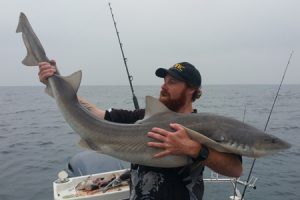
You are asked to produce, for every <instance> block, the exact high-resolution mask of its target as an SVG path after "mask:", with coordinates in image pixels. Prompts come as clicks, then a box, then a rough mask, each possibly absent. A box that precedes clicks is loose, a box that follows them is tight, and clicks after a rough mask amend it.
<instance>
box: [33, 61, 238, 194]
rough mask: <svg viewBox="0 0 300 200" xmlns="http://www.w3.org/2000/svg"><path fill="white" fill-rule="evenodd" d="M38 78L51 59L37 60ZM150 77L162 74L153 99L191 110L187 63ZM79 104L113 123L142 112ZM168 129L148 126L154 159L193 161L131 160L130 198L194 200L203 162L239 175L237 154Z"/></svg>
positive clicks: (196, 78) (195, 83)
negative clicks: (162, 164) (169, 164)
mask: <svg viewBox="0 0 300 200" xmlns="http://www.w3.org/2000/svg"><path fill="white" fill-rule="evenodd" d="M39 67H40V72H39V78H40V80H41V82H43V83H46V81H47V78H48V77H49V76H52V75H53V74H54V73H55V72H56V67H55V62H54V61H51V63H45V62H43V63H40V64H39ZM155 74H156V76H158V77H161V78H164V83H163V85H162V86H161V92H160V97H159V100H160V101H161V102H162V103H164V104H165V105H166V106H167V107H168V108H169V109H171V110H173V111H175V112H180V113H191V112H196V110H193V107H192V103H193V101H195V100H196V99H197V98H200V96H201V75H200V73H199V71H198V70H197V69H196V68H195V67H194V66H193V65H192V64H190V63H188V62H182V63H177V64H175V65H174V66H172V67H171V68H169V69H164V68H159V69H157V70H156V73H155ZM79 101H80V103H82V104H83V105H84V106H86V107H87V108H88V109H89V110H90V111H91V112H93V113H94V114H96V115H97V116H99V118H101V119H106V120H110V121H113V122H118V123H134V122H135V121H137V120H139V119H142V118H143V117H144V110H143V109H141V110H135V111H126V110H116V109H112V110H109V111H103V110H101V109H99V108H97V107H96V106H95V105H93V104H91V103H90V102H88V101H87V100H85V99H83V98H81V97H79ZM170 127H171V128H172V129H173V130H174V132H170V131H167V130H164V129H161V128H159V127H153V129H152V130H151V131H150V132H149V133H148V136H149V137H151V138H154V139H155V140H156V142H149V143H148V146H150V147H153V148H159V149H161V151H160V152H159V153H157V154H156V155H153V156H154V157H156V158H157V157H163V156H167V155H170V154H173V155H186V156H189V157H190V158H191V159H192V161H193V163H192V164H190V165H187V166H184V167H178V168H157V167H148V166H142V165H136V164H132V167H131V194H130V199H134V200H140V199H147V200H148V199H153V200H168V199H170V200H176V199H178V200H189V199H190V200H200V199H202V196H203V190H204V185H203V178H202V174H203V169H204V166H208V167H209V168H211V169H212V170H214V171H216V172H217V173H220V174H223V175H226V176H231V177H239V176H240V175H241V173H242V163H241V157H240V156H237V155H233V154H228V153H220V152H217V151H215V150H213V149H210V148H208V147H206V146H204V145H201V144H200V143H198V142H196V141H193V140H192V139H191V138H190V137H189V136H188V134H187V133H186V131H185V130H184V129H183V128H182V127H181V126H180V125H179V124H176V123H174V124H170Z"/></svg>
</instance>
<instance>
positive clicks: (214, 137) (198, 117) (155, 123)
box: [17, 13, 291, 168]
mask: <svg viewBox="0 0 300 200" xmlns="http://www.w3.org/2000/svg"><path fill="white" fill-rule="evenodd" d="M17 32H20V33H22V38H23V41H24V44H25V46H26V49H27V55H26V57H25V59H24V60H23V61H22V63H23V64H24V65H26V66H36V65H38V63H39V62H43V61H46V62H49V59H48V58H47V56H46V53H45V51H44V48H43V47H42V45H41V43H40V41H39V39H38V38H37V36H36V35H35V33H34V31H33V29H32V27H31V25H30V23H29V21H28V19H27V17H26V16H25V14H24V13H21V14H20V18H19V24H18V27H17ZM81 79H82V72H81V71H77V72H75V73H73V74H71V75H70V76H61V75H60V74H58V73H57V74H54V75H53V76H51V77H49V79H48V83H47V86H46V93H48V94H49V95H50V96H52V97H53V98H54V99H55V101H56V103H57V105H58V108H59V110H60V111H61V113H62V115H63V117H64V119H65V120H66V122H67V123H68V124H69V125H70V127H71V128H72V129H73V130H74V131H75V132H76V133H78V134H79V136H80V137H81V142H80V143H81V144H82V145H83V146H85V147H87V148H90V149H92V150H94V151H97V152H100V153H103V154H107V155H110V156H113V157H115V158H118V159H121V160H125V161H128V162H130V163H135V164H141V165H146V166H152V167H164V168H172V167H180V166H184V165H187V164H189V163H190V162H191V159H190V158H189V157H188V156H180V155H168V156H164V157H160V158H154V157H153V155H155V154H156V153H158V152H159V151H160V150H159V149H157V148H152V147H149V146H148V145H147V143H148V142H150V141H154V139H152V138H150V137H148V136H147V133H148V132H149V131H151V129H152V128H153V127H160V128H163V129H166V130H169V131H173V130H172V129H171V128H170V126H169V125H170V123H174V122H175V123H178V124H180V125H181V126H182V127H183V128H184V129H185V130H186V132H187V133H188V135H189V136H190V137H191V138H192V139H193V140H195V141H197V142H199V143H201V144H204V145H206V146H208V147H209V148H212V149H215V150H216V151H220V152H226V153H232V154H238V155H241V156H247V157H253V158H258V157H263V156H267V155H272V154H275V153H277V152H280V151H283V150H285V149H288V148H290V146H291V145H290V144H289V143H287V142H285V141H283V140H282V139H280V138H278V137H276V136H273V135H270V134H267V133H265V132H263V131H261V130H259V129H257V128H255V127H253V126H251V125H249V124H246V123H244V122H242V121H239V120H236V119H233V118H230V117H226V116H222V115H218V114H214V113H206V112H205V113H204V112H203V113H176V112H173V111H171V110H169V109H168V108H167V107H166V106H165V105H164V104H162V103H161V102H160V101H159V100H158V99H156V98H154V97H151V96H146V98H145V100H146V104H145V105H146V108H145V117H144V119H142V120H139V121H137V122H136V123H135V124H120V123H114V122H109V121H106V120H103V119H100V118H99V117H97V116H96V115H94V114H93V113H91V112H90V111H89V110H88V109H87V108H86V107H85V106H84V105H82V104H81V103H80V102H79V100H78V96H77V92H78V89H79V87H80V83H81Z"/></svg>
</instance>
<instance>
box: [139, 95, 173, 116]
mask: <svg viewBox="0 0 300 200" xmlns="http://www.w3.org/2000/svg"><path fill="white" fill-rule="evenodd" d="M162 112H173V111H171V110H170V109H169V108H167V107H166V106H165V105H164V104H163V103H161V102H160V101H159V100H158V99H156V98H154V97H152V96H146V110H145V117H144V119H147V118H149V117H151V116H153V115H155V114H157V113H162Z"/></svg>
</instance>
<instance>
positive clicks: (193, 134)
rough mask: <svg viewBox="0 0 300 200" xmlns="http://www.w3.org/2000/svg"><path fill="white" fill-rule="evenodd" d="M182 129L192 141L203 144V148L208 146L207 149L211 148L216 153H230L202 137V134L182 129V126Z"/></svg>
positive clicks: (221, 146) (220, 145)
mask: <svg viewBox="0 0 300 200" xmlns="http://www.w3.org/2000/svg"><path fill="white" fill-rule="evenodd" d="M182 127H183V128H184V129H185V130H186V132H187V133H188V134H189V136H190V137H191V138H192V139H193V140H195V141H197V142H199V143H201V144H204V145H205V146H208V147H210V148H212V149H214V150H216V151H219V152H227V153H231V151H230V150H229V149H228V148H226V147H224V146H223V145H222V144H220V143H218V142H216V141H214V140H212V139H210V138H208V137H206V136H205V135H203V134H201V133H199V132H197V131H194V130H192V129H189V128H187V127H184V126H182Z"/></svg>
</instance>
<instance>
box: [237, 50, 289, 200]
mask: <svg viewBox="0 0 300 200" xmlns="http://www.w3.org/2000/svg"><path fill="white" fill-rule="evenodd" d="M293 53H294V51H292V52H291V54H290V57H289V60H288V62H287V64H286V67H285V70H284V73H283V75H282V78H281V82H280V84H279V87H278V90H277V93H276V95H275V98H274V101H273V104H272V107H271V110H270V113H269V116H268V119H267V122H266V124H265V128H264V132H266V130H267V127H268V124H269V121H270V118H271V115H272V112H273V109H274V106H275V103H276V100H277V97H278V94H279V91H280V89H281V86H282V83H283V80H284V77H285V74H286V71H287V69H288V67H289V65H290V61H291V58H292V55H293ZM255 161H256V158H254V159H253V162H252V165H251V168H250V172H249V175H248V178H247V181H246V183H248V181H249V180H250V176H251V174H252V171H253V168H254V165H255ZM247 187H248V184H246V185H245V187H244V190H243V194H242V198H241V199H243V198H244V196H245V192H246V189H247Z"/></svg>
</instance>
